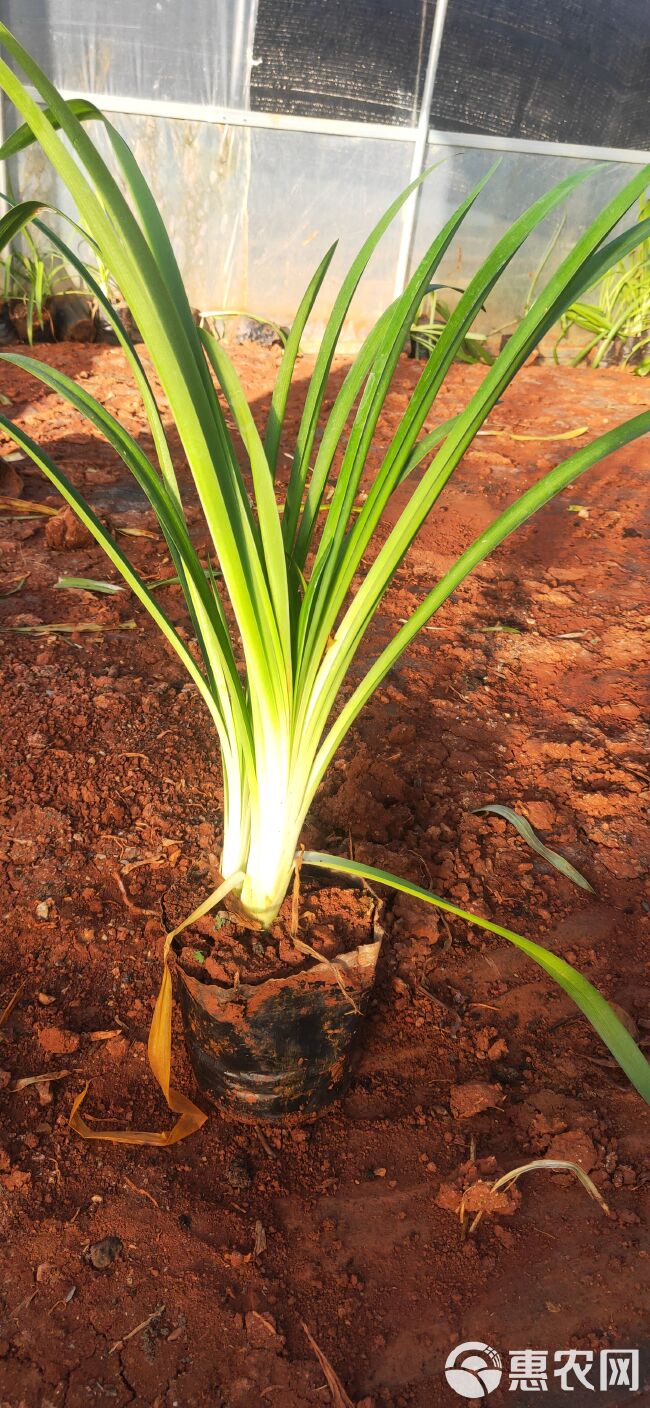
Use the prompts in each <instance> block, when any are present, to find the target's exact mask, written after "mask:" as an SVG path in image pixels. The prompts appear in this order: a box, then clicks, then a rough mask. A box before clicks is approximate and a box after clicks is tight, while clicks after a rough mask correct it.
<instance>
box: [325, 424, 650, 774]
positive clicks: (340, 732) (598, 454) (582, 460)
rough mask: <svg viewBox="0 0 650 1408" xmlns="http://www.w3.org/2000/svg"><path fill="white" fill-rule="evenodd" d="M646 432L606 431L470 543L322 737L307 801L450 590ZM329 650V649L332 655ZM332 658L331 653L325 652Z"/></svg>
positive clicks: (646, 428)
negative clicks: (360, 715) (564, 491)
mask: <svg viewBox="0 0 650 1408" xmlns="http://www.w3.org/2000/svg"><path fill="white" fill-rule="evenodd" d="M649 432H650V411H644V412H642V413H641V415H638V416H634V417H633V418H632V419H631V420H628V421H625V422H624V423H623V424H622V425H618V426H616V427H615V428H614V429H613V430H608V431H607V432H606V434H605V435H600V436H599V437H598V438H597V439H596V440H594V441H593V442H592V444H591V445H586V446H584V448H583V449H580V450H577V451H576V452H575V453H574V454H573V455H571V456H570V457H569V459H567V460H563V461H562V463H561V464H559V465H556V467H555V468H554V469H551V470H550V471H549V473H548V474H545V475H544V476H543V478H542V479H539V480H538V481H537V483H536V484H533V485H532V487H531V488H530V489H528V490H527V491H526V493H524V494H522V495H521V496H520V498H518V499H517V500H516V501H515V503H513V504H510V505H509V507H508V508H507V509H505V510H504V512H503V513H501V514H499V516H498V518H496V519H495V520H494V522H493V523H491V524H490V526H489V527H488V528H486V529H485V530H484V532H483V533H481V534H479V536H478V537H477V538H475V539H474V542H473V543H471V544H470V546H469V547H468V548H467V549H466V550H465V552H464V553H462V554H461V556H460V557H459V558H458V560H457V561H456V562H455V563H454V565H453V567H451V568H450V569H449V571H448V572H446V573H445V575H444V577H441V579H440V581H439V582H438V583H437V585H436V586H435V587H434V588H433V590H432V591H430V592H429V593H428V594H427V596H426V597H425V598H424V601H422V602H421V603H420V605H419V606H418V607H417V608H416V610H415V611H414V612H413V614H412V615H411V616H410V617H409V619H408V621H407V622H406V623H405V625H403V626H401V627H400V629H399V631H398V632H397V634H396V635H395V636H394V637H393V639H392V641H391V642H390V644H389V645H388V646H386V648H385V650H383V651H382V652H381V654H380V655H379V657H378V659H377V660H376V661H375V663H374V665H372V667H371V669H370V670H369V671H368V672H367V674H366V675H365V676H364V678H363V679H362V681H361V683H360V684H359V685H358V686H357V688H356V689H355V691H354V693H353V694H352V696H351V698H350V699H349V700H348V701H347V703H346V704H345V705H344V707H343V709H342V710H341V712H340V714H339V716H338V718H337V720H336V722H335V723H334V725H333V726H332V728H331V730H330V732H329V733H328V735H327V737H326V739H325V742H324V743H323V745H322V747H321V749H320V752H319V754H318V756H317V758H316V762H315V765H314V771H313V775H312V777H311V779H310V783H309V792H310V795H312V796H313V794H314V792H315V790H316V787H317V786H318V782H319V781H320V779H321V777H322V776H323V773H324V772H325V769H326V767H327V766H328V764H329V762H330V761H331V759H332V757H333V755H334V753H335V752H336V749H337V748H338V746H339V744H340V742H341V740H342V739H343V738H344V737H345V735H346V733H347V732H348V730H349V728H350V727H351V725H352V723H353V722H354V719H355V718H356V717H357V714H358V713H359V712H360V710H361V709H362V708H363V706H364V704H365V703H366V702H367V700H368V699H369V698H370V697H371V695H372V694H374V692H375V690H376V689H378V687H379V685H380V684H381V681H382V680H383V679H384V677H385V675H386V674H387V673H388V671H389V670H390V669H391V668H392V666H393V665H394V664H395V662H396V660H398V659H399V657H400V655H401V654H402V652H403V651H404V650H405V649H406V647H407V645H409V644H410V642H411V641H412V640H413V638H414V636H416V635H417V633H418V631H419V630H421V628H422V626H425V625H426V623H427V621H429V620H430V619H431V617H432V616H433V615H434V613H435V612H436V611H437V610H438V609H439V607H440V606H442V604H443V602H445V601H446V600H447V597H449V596H451V593H452V592H453V591H455V590H456V588H457V587H458V586H460V583H461V582H462V581H464V579H465V577H467V575H468V573H470V572H472V571H473V570H474V568H475V567H477V566H478V564H479V563H480V562H483V560H484V558H486V557H487V556H488V555H489V554H490V553H491V552H493V551H494V549H495V548H496V547H498V545H499V543H502V542H503V540H504V538H507V537H508V536H509V534H510V533H513V532H514V531H515V529H516V528H519V527H520V526H521V524H522V523H525V521H526V519H527V518H530V517H531V515H532V514H533V513H536V512H537V510H538V509H540V508H542V506H543V505H544V504H546V503H548V502H549V500H550V499H552V498H554V497H555V495H556V494H558V493H560V492H561V490H562V489H565V488H566V487H567V485H569V484H571V483H572V482H573V480H574V479H577V478H578V477H579V475H581V474H584V473H585V471H586V470H588V469H590V468H591V466H592V465H594V464H597V463H598V461H599V460H601V459H604V457H605V455H610V454H613V453H614V451H616V450H619V449H622V448H623V446H624V445H629V444H630V443H631V442H632V441H633V440H636V439H638V438H639V436H640V435H647V434H648V433H649ZM334 649H335V647H334V646H333V647H332V650H334ZM330 654H332V651H330ZM345 668H346V667H345V666H342V667H340V668H339V670H338V671H337V676H338V680H339V681H340V679H341V678H342V676H343V675H344V674H345ZM335 690H336V687H334V689H333V690H332V691H331V692H328V693H327V694H325V698H324V699H322V700H320V701H318V700H316V699H315V704H316V710H315V714H316V719H315V725H314V727H315V729H316V731H317V730H318V727H319V725H320V724H322V726H323V727H324V724H325V721H326V719H327V717H328V715H329V712H330V709H331V707H332V703H333V698H332V695H333V694H334V693H335Z"/></svg>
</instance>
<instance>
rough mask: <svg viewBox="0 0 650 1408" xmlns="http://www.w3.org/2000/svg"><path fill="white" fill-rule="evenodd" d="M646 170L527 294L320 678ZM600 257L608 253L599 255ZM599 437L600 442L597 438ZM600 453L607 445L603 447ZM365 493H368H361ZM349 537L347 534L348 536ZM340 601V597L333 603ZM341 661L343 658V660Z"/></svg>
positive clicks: (327, 694) (327, 693)
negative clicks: (528, 301)
mask: <svg viewBox="0 0 650 1408" xmlns="http://www.w3.org/2000/svg"><path fill="white" fill-rule="evenodd" d="M649 175H650V167H647V168H645V169H644V171H643V172H641V173H639V174H638V175H636V176H635V177H634V178H633V179H632V180H631V181H630V182H628V184H627V185H626V186H625V187H624V188H623V190H622V191H620V192H619V193H618V194H617V195H616V196H615V197H614V199H613V200H612V201H610V203H609V205H608V206H607V207H606V208H605V210H604V211H602V212H601V214H600V215H599V216H598V217H597V219H596V220H595V221H594V222H593V224H592V225H591V226H590V227H589V229H588V230H587V231H586V233H585V234H584V235H583V236H582V237H581V239H580V240H579V241H578V244H577V245H576V247H575V249H574V250H572V251H571V253H570V254H569V255H568V256H567V258H566V259H565V260H564V261H563V263H562V265H561V266H560V268H559V269H558V270H557V272H556V274H555V275H554V276H553V278H552V279H551V280H550V283H549V284H548V285H547V286H546V288H545V289H544V290H543V292H542V293H541V294H540V295H539V297H538V298H537V299H536V300H535V303H534V304H533V306H532V308H531V310H530V312H529V313H528V314H527V315H526V317H524V318H523V319H522V322H521V323H520V325H519V327H518V329H517V331H516V332H515V333H514V334H513V336H512V338H511V339H510V341H509V342H508V343H507V344H506V347H505V348H504V349H503V351H502V352H501V353H500V355H499V357H498V358H497V360H496V362H495V364H494V366H493V367H491V368H490V369H489V371H488V372H487V373H486V375H485V377H484V379H483V381H482V382H481V385H480V386H479V388H478V390H477V391H476V392H475V394H474V395H473V397H472V398H471V400H470V402H469V404H468V406H467V407H466V409H465V410H464V411H463V412H462V413H461V415H459V416H458V418H457V421H456V424H455V425H454V427H453V428H452V430H451V432H450V433H449V435H448V436H447V438H446V440H445V442H444V444H443V446H442V449H441V450H440V451H439V452H438V454H437V455H436V456H435V458H434V460H433V462H432V463H431V465H430V466H429V468H428V469H427V470H426V471H425V474H424V475H423V477H422V479H421V480H420V482H419V484H418V485H417V487H416V489H415V491H414V493H413V494H412V496H411V499H410V500H409V503H408V504H407V506H406V508H405V509H404V511H403V513H402V515H401V517H400V519H399V521H398V522H397V524H396V525H395V527H394V528H393V529H392V530H391V532H390V533H389V536H388V538H387V540H386V542H385V543H384V545H383V547H382V548H381V549H380V552H379V553H378V555H377V557H376V558H375V561H374V562H373V564H372V566H371V568H370V569H369V571H368V572H367V574H366V576H365V578H364V580H363V582H362V585H361V587H360V588H359V591H358V592H357V594H356V596H355V597H354V600H353V602H352V604H351V605H350V607H349V608H348V611H347V612H346V615H345V617H344V619H343V621H342V623H341V625H340V627H339V628H338V630H337V632H336V640H335V644H334V646H333V647H332V649H331V650H329V651H328V652H327V655H326V657H325V660H324V663H323V666H322V667H321V681H322V680H323V679H326V678H327V676H328V675H330V676H332V677H334V676H336V677H337V679H338V681H339V682H340V679H341V678H342V675H343V674H345V671H346V669H347V668H348V666H349V663H350V661H351V659H352V657H353V655H354V653H355V651H356V649H357V647H358V643H359V641H360V639H361V637H362V635H363V633H364V631H365V629H366V626H367V625H368V623H369V621H370V620H371V619H372V616H373V615H374V612H375V611H376V609H377V606H378V605H379V602H380V601H381V599H382V597H383V595H384V592H385V591H386V589H387V587H388V584H389V583H390V581H391V580H392V577H393V575H394V572H395V571H396V569H397V567H398V566H399V563H400V562H401V560H402V558H403V557H404V555H405V553H406V552H407V550H408V548H409V546H410V544H411V543H412V541H413V539H414V537H415V536H416V534H417V532H418V531H419V529H420V527H421V525H422V523H423V522H424V520H425V519H426V518H427V516H428V514H429V513H430V512H431V509H432V508H433V505H434V504H435V502H436V500H437V499H438V497H439V496H440V494H441V493H442V490H443V488H444V486H445V484H446V483H447V481H448V480H449V478H450V477H451V475H452V474H453V472H454V470H455V468H456V466H457V464H458V463H459V461H460V459H461V457H462V455H463V454H464V453H465V450H466V449H467V448H468V446H469V445H471V443H472V441H473V439H474V436H475V435H476V432H477V430H478V429H479V428H480V426H481V425H482V424H483V421H484V420H485V418H486V416H487V415H488V413H489V411H490V410H491V409H492V407H493V406H494V405H495V404H496V401H497V400H498V399H499V397H500V396H501V395H502V394H503V391H504V390H505V388H506V386H507V385H508V384H509V382H510V381H511V380H512V378H513V376H514V375H515V373H516V372H517V371H518V369H519V367H520V366H521V365H522V364H523V362H524V361H525V360H526V357H527V356H528V355H529V354H530V352H531V351H532V349H533V348H534V346H535V345H536V343H537V341H538V340H539V337H540V336H541V335H543V332H544V331H545V329H546V327H547V326H550V325H552V323H553V322H554V321H555V320H556V318H557V316H559V312H561V311H562V307H563V300H566V301H567V304H568V302H570V301H571V299H572V298H573V296H574V289H575V286H576V280H579V279H580V278H581V271H582V277H584V264H585V261H586V260H588V259H589V257H590V255H593V254H594V252H595V250H597V248H598V246H599V245H600V244H601V243H602V241H603V240H604V239H605V237H606V236H607V234H608V233H609V232H610V230H611V229H612V228H613V227H614V225H616V224H617V223H618V221H619V220H620V219H621V218H622V216H623V215H624V214H625V213H626V211H627V210H628V209H629V207H630V205H632V204H634V202H635V201H636V199H637V197H638V195H639V192H640V191H641V190H643V189H644V187H645V185H646V184H647V182H648V178H649ZM603 257H604V258H606V257H609V258H611V254H610V256H605V255H604V256H603ZM597 443H600V442H597ZM604 453H607V451H604ZM369 499H370V496H369ZM367 508H368V504H367V503H366V505H365V506H364V511H362V513H361V514H360V515H359V516H358V518H357V520H356V523H355V525H354V527H353V529H352V534H355V533H356V532H357V531H358V525H359V523H361V522H362V521H363V522H364V523H365V525H366V526H367V519H366V518H365V511H366V510H367ZM351 536H352V535H351ZM337 589H338V593H339V594H340V592H341V590H342V574H339V577H338V578H337ZM336 600H337V598H336V597H332V599H331V601H330V603H328V616H327V617H325V619H324V621H323V622H322V623H321V625H320V636H319V650H318V652H317V651H316V649H315V647H314V646H313V645H311V646H309V645H308V647H307V652H308V654H309V655H310V657H311V658H310V670H311V676H309V677H308V679H311V678H312V677H313V660H314V659H315V658H316V655H317V653H320V652H322V650H323V648H324V645H325V642H326V640H327V636H326V635H325V625H326V624H327V621H328V620H329V619H330V618H331V615H332V613H333V611H334V607H335V604H336ZM338 604H339V605H340V604H341V603H340V602H339V603H338ZM343 662H345V663H343ZM319 693H322V696H323V700H325V699H328V700H329V706H330V707H331V705H332V703H333V696H332V690H331V689H329V688H327V687H326V688H325V689H324V690H319ZM306 694H307V697H308V699H309V700H310V704H309V706H308V707H310V709H311V711H312V712H313V705H312V704H311V699H312V695H313V690H312V687H311V683H310V684H309V685H308V687H307V690H306Z"/></svg>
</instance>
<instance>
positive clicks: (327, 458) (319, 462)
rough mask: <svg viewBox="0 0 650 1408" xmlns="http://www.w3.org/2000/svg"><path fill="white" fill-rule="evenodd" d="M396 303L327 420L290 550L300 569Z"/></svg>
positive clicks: (355, 363) (373, 333) (359, 355)
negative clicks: (344, 436) (342, 443)
mask: <svg viewBox="0 0 650 1408" xmlns="http://www.w3.org/2000/svg"><path fill="white" fill-rule="evenodd" d="M393 306H394V305H393V304H391V306H390V307H389V308H386V309H385V311H384V312H383V313H382V314H381V317H380V318H379V319H378V320H377V322H376V323H375V326H374V328H372V329H371V331H370V332H369V333H368V336H367V337H366V338H365V340H364V342H363V343H362V345H361V347H360V348H359V351H358V352H357V355H356V357H355V359H354V361H353V363H352V366H351V367H350V369H349V371H348V372H347V373H346V376H345V379H344V381H343V383H342V385H341V388H340V390H339V391H338V393H337V396H336V399H335V401H334V405H333V406H332V409H331V411H330V414H329V416H328V419H327V422H326V424H325V428H324V430H323V435H322V439H321V443H320V446H319V449H318V454H317V455H316V461H315V464H314V468H313V471H312V474H311V477H310V480H309V487H308V489H307V495H306V499H305V505H304V508H303V510H302V514H301V517H300V526H299V528H298V533H297V535H296V540H295V543H294V547H293V551H292V554H291V559H292V561H293V562H294V563H295V564H296V565H297V567H298V568H299V569H300V570H301V571H302V570H303V569H304V566H305V562H306V559H307V554H308V552H309V549H310V546H311V543H312V538H313V533H314V528H315V525H316V523H317V521H318V513H319V509H320V506H321V503H322V500H323V494H324V492H325V489H326V487H327V483H328V480H329V477H330V474H331V470H332V464H333V461H334V456H335V454H336V450H337V448H338V446H339V443H340V440H341V436H342V434H343V430H344V427H345V425H346V423H347V420H348V417H349V415H350V412H351V410H352V407H353V406H354V403H355V401H356V399H357V396H358V395H359V392H360V391H361V388H362V386H363V384H364V382H365V380H366V377H367V376H368V374H369V372H370V368H371V367H372V365H373V362H374V360H375V357H376V356H377V353H378V351H379V348H380V347H381V344H382V341H383V337H384V333H385V330H386V326H387V323H388V319H389V318H390V315H391V312H392V308H393Z"/></svg>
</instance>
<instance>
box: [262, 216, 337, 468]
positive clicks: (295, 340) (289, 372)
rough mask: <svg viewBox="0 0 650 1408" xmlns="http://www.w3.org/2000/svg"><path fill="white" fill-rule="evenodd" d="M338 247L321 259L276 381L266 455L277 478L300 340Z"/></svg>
mask: <svg viewBox="0 0 650 1408" xmlns="http://www.w3.org/2000/svg"><path fill="white" fill-rule="evenodd" d="M337 244H338V241H335V243H334V244H333V245H331V246H330V248H329V249H328V251H327V253H326V254H325V255H324V257H323V259H321V262H320V264H319V266H318V268H317V270H316V273H315V274H314V275H313V277H312V279H311V280H310V282H309V284H308V286H307V289H306V292H305V293H304V295H303V297H302V299H301V302H300V304H299V307H298V312H297V313H296V316H295V318H294V320H293V322H292V324H291V332H290V333H289V336H288V338H287V342H286V346H285V349H284V352H283V355H282V361H281V363H280V370H279V371H278V375H277V377H276V380H275V386H274V388H273V396H272V398H271V406H270V410H269V418H268V423H267V427H266V435H265V436H264V450H265V452H266V458H267V460H268V464H269V469H270V471H271V474H272V476H273V478H274V479H275V475H276V472H277V463H278V451H279V449H280V436H281V434H282V426H283V424H284V416H285V411H286V408H287V398H288V396H289V390H290V388H291V380H292V377H293V370H294V367H295V365H296V358H297V356H298V353H299V351H300V341H301V338H302V335H303V333H304V331H305V327H306V324H307V319H308V317H309V314H310V313H311V310H312V308H313V306H314V303H315V301H316V298H317V296H318V293H319V291H320V288H321V285H322V283H323V279H324V278H325V275H326V273H327V270H328V269H329V266H330V264H331V262H332V259H333V257H334V253H335V251H336V246H337Z"/></svg>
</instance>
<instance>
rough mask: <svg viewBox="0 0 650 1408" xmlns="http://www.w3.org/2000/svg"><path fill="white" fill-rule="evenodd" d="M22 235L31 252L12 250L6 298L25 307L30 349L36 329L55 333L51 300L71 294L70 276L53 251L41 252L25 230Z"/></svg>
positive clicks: (5, 280) (7, 260)
mask: <svg viewBox="0 0 650 1408" xmlns="http://www.w3.org/2000/svg"><path fill="white" fill-rule="evenodd" d="M21 235H22V238H23V239H24V240H25V241H26V243H27V245H28V252H25V251H24V250H21V249H17V248H15V247H13V248H11V247H10V249H9V252H8V254H7V255H6V257H5V259H4V278H3V297H4V299H5V300H7V301H10V300H12V299H16V300H17V301H19V302H21V303H23V304H24V305H25V321H26V329H27V341H28V342H29V344H30V346H31V344H32V342H33V341H34V328H37V329H38V328H45V326H46V324H47V325H49V328H50V332H53V326H52V319H51V315H50V312H49V309H48V300H49V299H50V298H51V297H52V295H53V294H55V293H63V292H66V293H67V292H68V291H69V290H68V288H67V287H64V285H65V283H66V282H67V279H68V278H69V275H68V271H67V269H66V265H65V263H64V261H63V260H62V259H60V258H58V257H57V256H56V255H55V254H54V253H53V252H52V251H51V250H45V251H42V250H40V249H39V247H38V245H37V244H36V241H35V240H34V239H33V237H32V235H31V234H30V232H29V230H28V229H27V228H26V227H24V228H23V229H22V231H21ZM62 280H63V284H62Z"/></svg>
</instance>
